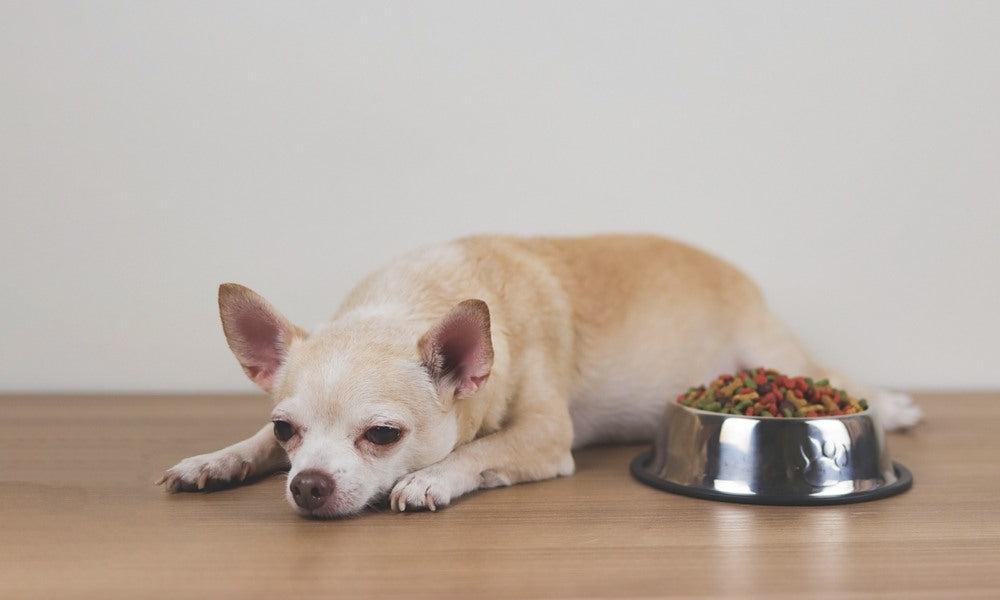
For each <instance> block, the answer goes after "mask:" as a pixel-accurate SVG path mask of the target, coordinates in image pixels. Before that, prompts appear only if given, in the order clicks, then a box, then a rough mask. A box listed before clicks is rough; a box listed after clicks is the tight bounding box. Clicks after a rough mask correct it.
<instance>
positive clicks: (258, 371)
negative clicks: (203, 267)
mask: <svg viewBox="0 0 1000 600" xmlns="http://www.w3.org/2000/svg"><path fill="white" fill-rule="evenodd" d="M219 315H220V316H221V317H222V329H223V331H225V333H226V341H228V342H229V348H230V349H231V350H232V351H233V354H235V355H236V359H237V360H239V361H240V365H241V366H242V367H243V370H244V371H246V374H247V376H248V377H250V379H251V381H253V382H254V383H256V384H257V385H258V386H260V387H261V388H262V389H263V390H264V391H265V392H270V391H271V386H272V385H273V384H274V375H275V373H277V371H278V369H279V368H280V367H281V365H282V364H284V362H285V358H286V357H287V356H288V347H289V345H291V343H292V341H293V340H295V339H301V338H305V337H306V333H305V332H304V331H302V330H301V329H299V328H298V327H296V326H295V325H292V324H291V323H290V322H289V321H288V320H287V319H285V317H283V316H281V314H280V313H278V311H276V310H275V309H274V307H273V306H271V305H270V304H269V303H268V302H267V300H264V298H262V297H261V296H260V295H258V294H257V293H256V292H254V291H253V290H251V289H249V288H246V287H243V286H242V285H238V284H235V283H224V284H222V285H220V286H219Z"/></svg>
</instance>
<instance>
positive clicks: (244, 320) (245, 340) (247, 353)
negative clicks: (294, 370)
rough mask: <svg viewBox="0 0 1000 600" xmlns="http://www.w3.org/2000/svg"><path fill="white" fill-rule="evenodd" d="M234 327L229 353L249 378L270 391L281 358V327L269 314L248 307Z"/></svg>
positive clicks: (282, 342)
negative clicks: (233, 355)
mask: <svg viewBox="0 0 1000 600" xmlns="http://www.w3.org/2000/svg"><path fill="white" fill-rule="evenodd" d="M235 326H236V327H235V329H236V331H235V332H234V334H235V335H234V336H233V338H234V339H233V340H232V342H233V351H234V352H235V353H236V356H237V358H238V359H239V361H240V364H241V365H242V366H243V368H244V369H245V370H246V372H247V375H249V376H250V379H252V380H253V381H254V383H256V384H257V385H259V386H260V387H262V388H264V389H265V390H267V391H270V389H271V385H272V383H273V379H274V374H275V373H276V372H277V371H278V368H279V367H280V366H281V364H282V362H284V358H285V353H284V350H283V344H284V335H285V333H284V331H283V329H282V327H281V324H280V323H278V322H277V320H275V318H274V317H273V316H272V315H270V314H267V313H266V312H262V311H259V310H256V309H254V308H252V309H250V310H249V311H248V312H246V313H244V314H241V315H240V316H239V317H237V319H236V323H235Z"/></svg>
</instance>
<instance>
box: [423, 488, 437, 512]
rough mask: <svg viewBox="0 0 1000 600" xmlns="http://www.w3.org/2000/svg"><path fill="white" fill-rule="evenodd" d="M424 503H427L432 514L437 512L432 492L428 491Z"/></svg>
mask: <svg viewBox="0 0 1000 600" xmlns="http://www.w3.org/2000/svg"><path fill="white" fill-rule="evenodd" d="M424 501H425V502H426V503H427V508H429V509H430V511H431V512H435V511H436V510H437V507H436V506H434V498H433V497H431V492H430V490H427V492H426V493H425V494H424Z"/></svg>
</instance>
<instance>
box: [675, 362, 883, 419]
mask: <svg viewBox="0 0 1000 600" xmlns="http://www.w3.org/2000/svg"><path fill="white" fill-rule="evenodd" d="M677 401H678V402H680V403H681V404H683V405H684V406H688V407H690V408H697V409H699V410H707V411H711V412H717V413H725V414H730V415H746V416H750V417H779V418H781V417H784V418H794V417H836V416H842V415H852V414H855V413H859V412H861V411H863V410H868V402H867V401H866V400H864V399H857V398H854V397H852V396H851V395H849V394H848V393H847V392H845V391H844V390H841V389H837V388H835V387H833V386H831V385H830V382H829V381H827V380H826V379H822V380H820V381H813V380H812V379H810V378H809V377H789V376H788V375H784V374H782V373H779V372H778V371H775V370H774V369H765V368H763V367H760V368H757V369H746V370H743V371H740V372H738V373H736V374H724V375H719V376H718V377H716V378H715V379H713V380H712V381H711V382H710V383H709V384H708V385H702V386H698V387H693V388H690V389H689V390H688V391H687V392H686V393H684V394H681V395H680V396H678V397H677Z"/></svg>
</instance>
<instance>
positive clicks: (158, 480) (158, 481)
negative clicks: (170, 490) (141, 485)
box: [153, 474, 167, 485]
mask: <svg viewBox="0 0 1000 600" xmlns="http://www.w3.org/2000/svg"><path fill="white" fill-rule="evenodd" d="M166 480H167V475H166V474H164V475H163V476H162V477H160V478H159V479H157V480H156V481H154V482H153V485H163V482H164V481H166Z"/></svg>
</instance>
